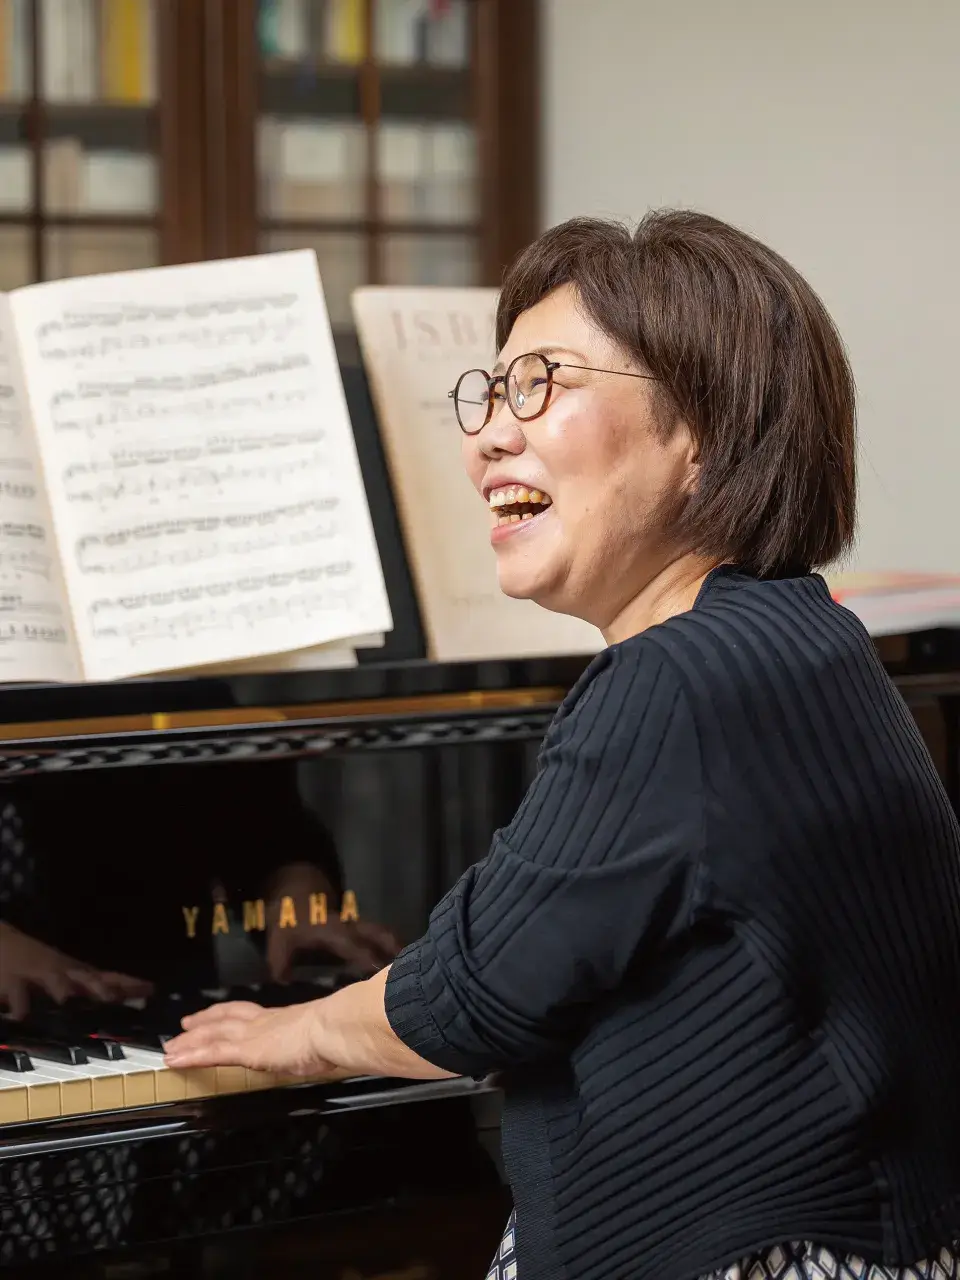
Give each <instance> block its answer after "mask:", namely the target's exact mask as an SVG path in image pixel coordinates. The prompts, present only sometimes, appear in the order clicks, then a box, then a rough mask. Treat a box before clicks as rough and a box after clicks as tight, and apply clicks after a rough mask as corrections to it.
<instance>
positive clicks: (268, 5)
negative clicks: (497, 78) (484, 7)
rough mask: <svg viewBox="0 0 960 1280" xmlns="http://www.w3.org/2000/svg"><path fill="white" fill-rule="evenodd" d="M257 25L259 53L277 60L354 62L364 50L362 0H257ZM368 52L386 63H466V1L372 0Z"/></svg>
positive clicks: (467, 30) (364, 21)
mask: <svg viewBox="0 0 960 1280" xmlns="http://www.w3.org/2000/svg"><path fill="white" fill-rule="evenodd" d="M258 29H259V42H260V49H261V52H262V53H263V55H264V56H265V57H267V58H275V59H277V60H279V61H281V62H313V63H325V62H326V63H334V64H337V63H339V64H342V65H345V66H356V65H358V64H359V63H360V62H362V61H363V58H364V54H365V51H366V44H367V33H366V11H365V3H364V0H261V5H260V11H259V22H258ZM372 53H373V56H374V58H375V59H376V60H377V61H379V62H383V63H384V64H387V65H395V66H410V65H413V64H417V63H419V64H424V65H427V66H435V67H450V68H463V67H466V66H467V65H468V63H469V59H470V8H469V0H375V3H374V6H373V40H372Z"/></svg>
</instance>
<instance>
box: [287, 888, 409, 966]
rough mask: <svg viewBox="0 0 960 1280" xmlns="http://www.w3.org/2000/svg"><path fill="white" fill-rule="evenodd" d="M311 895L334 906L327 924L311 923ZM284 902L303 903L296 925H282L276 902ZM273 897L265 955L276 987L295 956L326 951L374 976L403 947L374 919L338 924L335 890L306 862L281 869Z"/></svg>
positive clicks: (292, 963) (345, 921)
mask: <svg viewBox="0 0 960 1280" xmlns="http://www.w3.org/2000/svg"><path fill="white" fill-rule="evenodd" d="M311 894H324V895H326V898H327V900H328V901H329V903H330V904H331V905H330V910H329V912H328V913H327V915H326V919H325V921H324V922H323V923H315V922H313V921H311V920H310V918H309V916H308V915H307V914H306V913H305V912H304V910H303V908H302V904H303V903H304V902H306V901H308V899H309V896H310V895H311ZM284 897H289V898H290V899H291V900H292V901H294V902H296V903H300V904H301V909H300V911H299V913H298V914H297V917H296V920H297V922H296V924H289V923H288V924H281V923H280V921H281V920H282V918H283V917H282V914H281V912H280V911H279V910H278V908H277V903H279V901H280V900H281V899H282V898H284ZM271 898H272V899H273V901H272V902H271V905H270V910H269V915H268V919H269V924H268V926H267V952H266V954H267V965H268V968H269V971H270V977H271V979H272V980H273V981H274V982H286V981H287V980H288V979H289V978H290V976H291V971H292V969H293V967H294V962H295V960H296V957H297V956H298V955H306V954H309V953H310V952H316V951H323V952H326V953H327V954H328V955H330V956H333V957H335V958H336V959H337V960H342V961H343V962H344V964H347V965H349V966H350V967H351V968H352V969H355V970H357V972H358V973H373V972H375V971H376V970H377V969H380V968H382V967H383V965H385V964H389V963H390V961H391V960H394V959H395V958H396V956H397V954H398V952H399V951H400V943H399V942H398V941H397V939H396V937H395V936H394V935H393V934H392V933H391V932H390V930H389V929H387V928H386V927H385V926H384V925H381V924H377V923H376V922H375V921H373V920H341V919H340V916H339V913H338V912H337V910H336V909H335V907H334V905H333V904H334V901H335V894H334V891H333V886H332V885H331V884H330V881H329V880H328V879H327V877H326V876H325V875H324V874H323V872H322V871H321V870H320V869H319V867H315V866H313V865H311V864H308V863H297V864H295V865H290V866H287V867H283V868H282V869H281V870H280V871H279V872H278V873H277V877H276V879H275V881H274V883H273V885H272V891H271Z"/></svg>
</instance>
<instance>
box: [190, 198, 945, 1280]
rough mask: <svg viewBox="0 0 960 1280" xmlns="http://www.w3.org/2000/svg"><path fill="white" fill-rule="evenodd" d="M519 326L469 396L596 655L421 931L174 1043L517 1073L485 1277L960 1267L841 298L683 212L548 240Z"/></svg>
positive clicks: (476, 466)
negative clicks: (340, 981) (876, 628)
mask: <svg viewBox="0 0 960 1280" xmlns="http://www.w3.org/2000/svg"><path fill="white" fill-rule="evenodd" d="M498 345H499V348H500V359H499V361H498V363H497V365H496V366H495V368H494V369H493V371H492V372H491V373H487V372H486V371H484V370H471V371H469V372H468V373H467V374H465V375H464V377H463V378H461V379H460V381H459V383H458V384H457V387H456V390H455V393H454V396H453V399H454V407H455V409H456V417H457V420H458V421H459V424H460V428H461V431H462V433H463V455H464V463H465V466H466V468H467V471H468V473H469V475H470V477H471V479H472V480H473V483H474V485H475V486H476V489H477V491H478V501H481V500H482V501H485V502H486V503H487V505H488V507H489V509H490V512H491V542H492V544H493V546H492V552H491V554H493V555H495V556H496V561H497V567H498V572H499V577H500V584H501V586H502V588H503V590H504V591H505V592H507V593H508V594H510V595H513V596H520V597H524V598H527V599H532V600H535V601H538V602H539V603H540V604H541V605H543V606H544V607H545V608H548V609H552V610H556V611H561V612H566V613H570V614H574V615H576V616H578V617H581V618H584V619H586V620H587V621H589V622H591V623H593V624H594V625H595V626H597V627H599V628H600V629H601V630H602V632H603V634H604V636H605V638H606V641H607V648H606V649H605V650H604V651H603V652H602V653H601V654H600V655H599V656H598V657H597V658H596V659H595V661H594V662H593V663H592V664H591V665H590V667H589V668H588V670H587V671H586V673H585V674H584V676H583V677H582V678H581V680H580V681H579V682H578V684H577V685H576V686H575V688H574V689H572V690H571V692H570V693H569V695H568V696H567V698H566V699H565V700H564V703H563V705H562V706H561V708H560V710H559V713H558V715H557V717H556V719H555V721H554V723H553V725H552V727H551V729H550V731H549V733H548V734H547V738H546V741H545V743H544V747H543V751H542V753H541V757H540V767H539V770H538V773H537V777H536V778H535V780H534V782H533V784H532V786H531V788H530V791H529V793H528V794H527V796H526V797H525V799H524V801H523V803H522V804H521V806H520V808H519V810H518V812H517V814H516V816H515V817H514V819H513V821H512V822H511V823H510V824H509V825H508V826H507V827H506V828H504V829H503V830H501V831H498V832H497V833H496V834H495V835H494V837H493V841H492V845H491V849H490V853H489V855H488V857H487V858H486V859H484V861H483V862H481V863H479V864H478V865H477V866H475V867H472V868H471V869H470V870H468V871H467V872H466V874H465V875H464V876H462V877H461V879H460V880H459V881H458V883H457V884H456V885H455V886H454V888H453V889H452V890H451V891H450V893H448V894H447V896H446V897H445V898H444V899H443V901H442V902H441V903H440V904H439V906H438V907H437V908H436V910H435V911H434V913H433V915H432V917H431V921H430V926H429V928H428V930H427V932H426V933H425V935H424V936H423V937H422V938H421V939H419V940H418V941H417V942H415V943H413V944H412V945H411V946H409V947H407V948H406V949H405V950H404V951H402V952H401V953H400V955H399V956H398V957H397V959H396V960H395V961H394V962H393V963H392V965H390V967H389V969H385V970H383V971H381V973H379V974H378V975H377V976H376V977H374V978H371V979H370V980H369V981H368V982H365V983H361V984H358V985H357V986H355V987H353V988H347V989H345V990H342V991H340V992H338V993H336V994H335V995H333V996H330V997H328V998H327V999H325V1000H321V1001H317V1002H315V1003H313V1004H308V1005H302V1006H298V1007H294V1008H288V1009H282V1010H261V1009H258V1008H257V1007H256V1006H240V1007H237V1006H230V1005H227V1006H222V1007H221V1008H219V1009H217V1010H211V1011H207V1012H206V1013H201V1014H199V1015H196V1016H195V1017H194V1018H192V1019H189V1020H188V1021H187V1023H186V1024H185V1026H186V1030H185V1033H184V1035H183V1036H181V1037H179V1038H178V1040H176V1041H173V1042H171V1044H170V1045H169V1046H168V1053H169V1057H170V1061H171V1063H172V1064H176V1065H180V1064H182V1065H231V1064H238V1065H242V1066H248V1067H259V1068H263V1069H267V1070H272V1071H277V1072H280V1073H300V1074H304V1075H311V1076H315V1075H317V1074H325V1075H327V1076H328V1077H329V1078H331V1079H334V1078H339V1077H341V1076H343V1075H351V1074H367V1073H382V1074H391V1075H398V1076H409V1077H412V1078H435V1077H440V1076H443V1075H446V1074H454V1075H470V1076H478V1077H479V1076H484V1075H486V1074H487V1073H497V1074H498V1076H499V1078H500V1081H501V1083H502V1086H503V1089H504V1094H505V1110H504V1121H503V1144H504V1160H505V1164H506V1167H507V1171H508V1175H509V1178H510V1183H511V1186H512V1189H513V1194H514V1202H515V1213H514V1216H513V1217H512V1218H511V1221H510V1224H509V1226H508V1230H507V1232H506V1235H505V1237H504V1244H503V1247H502V1250H501V1254H500V1255H499V1257H498V1260H497V1261H496V1262H495V1264H494V1267H493V1269H492V1271H491V1273H490V1274H491V1276H492V1277H495V1278H496V1280H500V1278H501V1277H506V1276H511V1277H514V1276H519V1280H559V1278H560V1277H568V1278H569V1280H573V1278H574V1277H576V1280H648V1278H649V1280H694V1278H695V1277H699V1276H727V1277H730V1278H731V1280H734V1278H735V1277H741V1276H750V1277H751V1278H752V1277H758V1280H763V1278H764V1277H767V1276H771V1277H774V1278H777V1277H787V1276H789V1277H790V1278H791V1280H794V1278H795V1277H796V1278H798V1280H799V1278H800V1277H805V1278H807V1280H813V1278H814V1277H822V1276H823V1275H824V1274H828V1275H831V1276H849V1275H853V1276H857V1277H859V1276H863V1275H864V1274H866V1272H867V1270H868V1269H870V1275H871V1278H872V1280H884V1278H885V1277H900V1276H902V1277H904V1280H905V1278H906V1277H907V1276H908V1275H919V1276H921V1277H924V1278H925V1280H928V1278H929V1280H933V1278H934V1277H937V1278H939V1277H944V1278H946V1280H957V1278H958V1276H960V1262H958V1257H957V1244H956V1242H957V1238H958V1236H960V1089H958V1087H957V1082H958V1081H960V1018H958V1017H957V1016H956V1011H957V1009H958V1007H960V827H958V824H957V820H956V817H955V815H954V814H953V813H952V811H951V810H950V807H949V804H948V801H947V798H946V795H945V793H944V791H943V788H942V786H941V784H940V782H939V779H938V777H937V774H936V770H935V769H934V767H933V764H932V762H931V760H930V758H929V756H928V754H927V751H926V748H925V747H924V745H923V742H922V740H921V738H920V736H919V734H918V732H917V730H916V728H915V726H914V725H913V723H912V721H911V720H910V717H909V714H908V712H907V710H906V708H905V707H904V705H903V703H902V702H901V700H900V698H899V696H898V694H897V693H896V691H895V690H894V688H893V686H892V685H891V683H890V681H889V680H888V678H887V676H886V674H885V672H884V670H883V667H882V665H881V664H880V662H879V660H878V658H877V655H876V653H875V651H874V649H873V646H872V645H871V643H870V639H869V636H868V635H867V634H866V633H865V631H864V630H863V628H862V627H861V626H860V624H859V623H858V622H857V620H856V619H855V618H854V617H853V616H852V615H851V614H849V613H847V612H846V611H845V610H844V609H842V608H841V607H840V606H838V605H837V604H836V603H835V602H834V601H833V600H832V599H831V597H830V593H829V591H828V590H827V588H826V585H825V583H824V581H823V579H822V578H821V577H820V576H819V575H818V574H817V573H816V572H815V570H816V569H817V568H818V567H820V566H823V565H826V564H827V563H829V562H830V561H831V560H832V559H834V558H835V557H836V556H838V555H839V554H840V553H842V551H843V550H844V549H845V548H846V547H847V546H848V545H849V543H850V540H851V538H852V537H853V533H854V523H855V522H854V505H855V467H854V460H855V451H856V445H855V435H854V390H853V379H852V376H851V373H850V369H849V367H848V364H847V360H846V356H845V354H844V350H843V346H842V343H841V342H840V339H839V337H838V335H837V333H836V331H835V329H834V327H833V325H832V323H831V321H830V318H829V316H828V315H827V313H826V311H825V310H824V308H823V305H822V303H821V302H820V301H819V299H818V298H817V297H816V295H815V294H814V293H813V291H812V290H811V289H810V287H809V285H807V283H806V282H805V281H804V280H803V279H802V278H801V277H800V276H799V275H798V273H797V272H796V271H795V270H794V269H793V268H792V267H790V266H789V264H788V263H786V262H785V261H784V260H783V259H782V258H780V257H779V256H778V255H777V254H775V253H773V252H772V251H771V250H770V249H768V248H766V247H765V246H763V245H761V244H759V243H758V242H757V241H755V240H753V239H752V238H750V237H749V236H747V235H745V234H743V233H742V232H740V231H737V230H736V229H735V228H732V227H729V226H727V225H725V224H724V223H721V222H718V221H717V220H715V219H712V218H709V217H706V216H704V215H702V214H696V213H661V214H654V215H651V216H650V217H648V218H646V219H645V220H644V221H643V222H642V223H641V224H640V226H639V227H638V228H637V229H636V230H635V231H630V230H628V229H626V228H623V227H620V226H617V225H613V224H607V223H602V222H596V221H591V220H578V221H574V222H572V223H568V224H565V225H563V226H561V227H557V228H554V229H553V230H551V231H549V232H547V233H546V234H545V235H544V236H542V237H541V238H540V240H539V241H537V243H535V244H534V245H533V246H531V247H530V249H528V250H527V251H526V252H525V253H524V254H523V255H522V257H521V259H520V260H519V262H518V263H517V264H516V265H515V267H514V268H513V270H512V271H511V272H510V273H509V275H508V277H507V279H506V281H505V284H504V288H503V292H502V295H501V300H500V307H499V315H498ZM451 416H453V415H451ZM465 1280H468V1278H466V1277H465Z"/></svg>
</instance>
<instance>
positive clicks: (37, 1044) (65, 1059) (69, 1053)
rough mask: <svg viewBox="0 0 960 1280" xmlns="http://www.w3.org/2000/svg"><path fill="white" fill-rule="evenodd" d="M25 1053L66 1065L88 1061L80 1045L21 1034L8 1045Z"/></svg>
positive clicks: (32, 1056)
mask: <svg viewBox="0 0 960 1280" xmlns="http://www.w3.org/2000/svg"><path fill="white" fill-rule="evenodd" d="M7 1047H8V1048H10V1049H13V1050H15V1051H19V1052H21V1053H25V1054H26V1055H27V1056H28V1057H29V1058H36V1059H37V1061H43V1062H61V1063H63V1064H64V1065H65V1066H68V1067H74V1066H79V1065H81V1064H82V1063H84V1062H86V1061H87V1055H86V1054H85V1053H84V1051H83V1050H82V1049H81V1048H80V1047H79V1045H74V1044H65V1043H58V1042H57V1041H56V1040H31V1039H27V1038H26V1037H24V1036H19V1037H18V1038H17V1039H16V1040H14V1041H12V1042H11V1043H9V1044H8V1046H7Z"/></svg>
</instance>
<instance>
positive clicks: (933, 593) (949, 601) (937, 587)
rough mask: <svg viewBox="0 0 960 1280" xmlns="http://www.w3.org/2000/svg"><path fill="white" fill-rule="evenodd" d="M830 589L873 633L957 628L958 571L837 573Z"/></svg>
mask: <svg viewBox="0 0 960 1280" xmlns="http://www.w3.org/2000/svg"><path fill="white" fill-rule="evenodd" d="M826 577H827V585H828V586H829V587H830V594H831V595H832V596H833V598H834V600H836V601H837V603H838V604H842V605H843V606H844V607H845V608H847V609H849V610H850V611H851V613H855V614H856V615H857V617H858V618H859V619H860V621H861V622H862V623H863V625H864V626H865V627H866V628H867V630H868V631H869V632H870V634H871V635H873V636H889V635H902V634H904V633H906V632H911V631H929V630H933V629H936V628H938V627H960V573H919V572H915V573H906V572H897V571H888V572H866V571H860V572H850V573H843V572H837V573H833V574H827V575H826Z"/></svg>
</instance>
